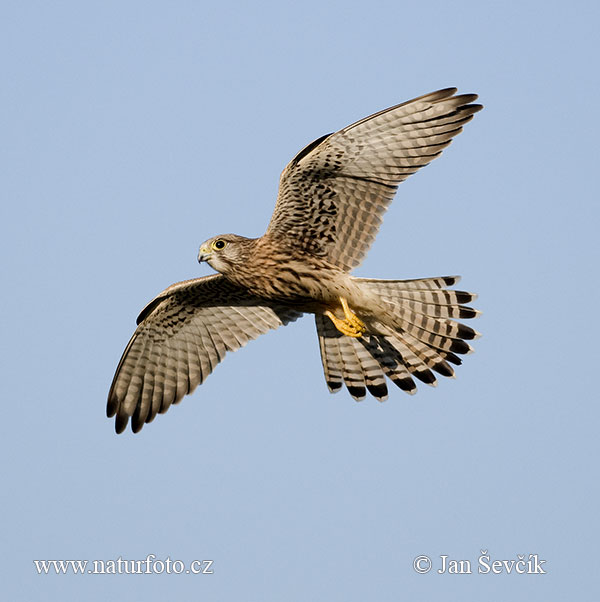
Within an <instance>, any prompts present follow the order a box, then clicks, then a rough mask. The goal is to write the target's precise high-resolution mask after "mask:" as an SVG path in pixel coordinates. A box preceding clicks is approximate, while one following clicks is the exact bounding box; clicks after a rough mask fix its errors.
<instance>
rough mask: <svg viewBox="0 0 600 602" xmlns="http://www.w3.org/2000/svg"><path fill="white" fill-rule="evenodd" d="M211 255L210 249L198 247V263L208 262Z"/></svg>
mask: <svg viewBox="0 0 600 602" xmlns="http://www.w3.org/2000/svg"><path fill="white" fill-rule="evenodd" d="M211 255H212V253H211V252H210V249H209V248H208V247H206V246H202V247H200V251H198V263H202V262H203V261H208V260H209V259H210V256H211Z"/></svg>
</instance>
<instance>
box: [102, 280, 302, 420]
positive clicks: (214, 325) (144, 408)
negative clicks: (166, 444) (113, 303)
mask: <svg viewBox="0 0 600 602" xmlns="http://www.w3.org/2000/svg"><path fill="white" fill-rule="evenodd" d="M301 315H302V312H299V311H297V310H295V309H291V308H289V307H287V306H284V305H282V304H278V303H275V302H270V301H268V300H265V299H261V298H258V297H255V296H253V295H251V294H249V293H248V292H247V291H245V290H244V289H242V288H240V287H238V286H236V285H234V284H232V283H231V282H230V281H228V280H227V279H226V278H225V277H224V276H222V275H220V274H219V275H215V276H207V277H205V278H198V279H196V280H188V281H186V282H180V283H178V284H175V285H173V286H171V287H169V288H168V289H166V290H165V291H163V292H162V293H161V294H160V295H158V296H157V297H156V298H155V299H154V300H152V301H151V302H150V303H149V304H148V305H147V306H146V307H145V308H144V310H142V312H141V314H140V317H139V318H138V327H137V329H136V331H135V333H134V335H133V336H132V338H131V340H130V341H129V344H128V345H127V347H126V349H125V352H124V353H123V356H122V358H121V361H120V362H119V366H118V368H117V371H116V373H115V377H114V379H113V382H112V386H111V389H110V392H109V395H108V404H107V414H108V416H109V417H111V416H115V415H116V423H115V428H116V430H117V432H122V431H123V430H125V428H126V427H127V424H128V422H129V419H130V418H132V423H131V426H132V430H133V431H134V432H137V431H139V430H141V428H142V427H143V425H144V424H145V423H148V422H151V421H152V420H153V419H154V417H155V416H156V414H157V413H164V412H166V411H167V410H168V409H169V407H170V406H171V405H172V404H175V403H178V402H180V401H181V399H182V398H183V397H184V396H185V395H187V394H189V393H191V392H192V391H193V390H194V389H195V388H196V387H197V386H198V385H199V384H200V383H201V382H203V381H204V380H205V379H206V377H207V376H208V375H209V374H210V373H211V372H212V371H213V370H214V368H215V367H216V366H217V364H218V363H219V362H220V361H222V360H223V359H224V357H225V354H226V353H227V351H235V350H237V349H239V348H240V347H242V346H244V345H245V344H246V343H247V342H248V341H250V340H252V339H255V338H257V337H258V336H260V335H261V334H264V333H266V332H268V331H269V330H271V329H274V328H277V327H279V326H281V325H284V324H287V323H288V322H291V321H293V320H296V319H297V318H298V317H300V316H301Z"/></svg>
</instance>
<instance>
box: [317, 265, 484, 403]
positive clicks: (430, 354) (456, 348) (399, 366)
mask: <svg viewBox="0 0 600 602" xmlns="http://www.w3.org/2000/svg"><path fill="white" fill-rule="evenodd" d="M458 280H459V277H458V276H444V277H440V278H422V279H418V280H376V279H367V278H356V279H355V281H357V282H359V283H360V284H361V285H362V286H365V287H368V290H370V291H372V292H374V293H375V294H376V295H377V296H378V297H379V298H380V299H381V300H382V301H384V302H385V306H386V314H387V315H386V316H382V317H381V318H380V319H379V320H378V319H376V318H373V319H370V320H368V319H367V325H368V332H367V334H365V335H363V336H362V337H360V338H353V337H347V336H344V335H343V334H341V333H340V332H339V331H338V330H337V329H336V328H335V327H334V325H333V323H332V322H331V321H330V320H329V318H327V317H326V316H323V315H317V316H316V326H317V334H318V337H319V345H320V349H321V359H322V363H323V371H324V373H325V380H326V381H327V385H328V387H329V390H330V391H331V392H334V393H335V392H337V391H339V390H340V389H341V388H342V385H343V384H345V385H346V388H347V389H348V391H349V392H350V394H351V395H352V396H353V397H354V398H355V399H363V398H364V397H365V395H366V391H369V392H370V393H371V394H372V395H373V396H374V397H376V398H377V399H379V400H383V399H385V398H386V397H387V386H386V383H385V377H386V376H387V377H388V378H389V379H390V380H391V381H392V382H393V383H394V384H396V385H397V386H398V387H399V388H400V389H402V390H403V391H406V392H407V393H414V392H415V391H416V385H415V382H414V379H415V378H416V379H418V380H420V381H421V382H424V383H427V384H430V385H436V384H437V381H436V376H435V374H434V373H437V374H439V375H442V376H446V377H454V368H453V367H452V366H451V365H450V364H453V365H457V366H458V365H460V364H461V363H462V360H461V358H460V357H459V356H458V355H457V354H460V355H462V354H467V353H470V352H472V351H473V349H472V347H471V346H470V345H469V344H468V343H467V342H466V341H467V340H472V339H475V338H477V337H478V336H479V333H478V332H477V331H475V330H474V329H472V328H470V327H468V326H465V325H464V324H461V323H460V322H456V321H454V320H453V319H451V318H462V319H467V318H474V317H476V316H478V315H479V312H478V311H477V310H475V309H473V308H471V307H467V306H465V305H463V304H464V303H468V302H470V301H472V300H474V299H475V298H476V297H477V296H476V295H475V294H473V293H468V292H466V291H455V290H446V289H445V287H447V286H451V285H453V284H455V283H456V282H458Z"/></svg>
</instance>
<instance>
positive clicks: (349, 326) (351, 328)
mask: <svg viewBox="0 0 600 602" xmlns="http://www.w3.org/2000/svg"><path fill="white" fill-rule="evenodd" d="M340 303H341V305H342V309H343V310H344V319H343V320H342V319H340V318H338V317H337V316H335V315H334V314H333V313H332V312H331V311H329V310H327V311H326V312H325V315H326V316H327V317H328V318H329V319H330V320H331V321H332V322H333V325H334V326H335V327H336V328H337V329H338V330H339V331H340V332H341V333H342V334H344V335H346V336H347V337H354V338H359V337H361V336H362V335H363V334H365V332H367V327H366V326H365V323H364V322H363V321H362V320H361V319H360V318H359V317H358V316H357V315H356V314H355V313H354V312H353V311H352V310H351V309H350V308H349V307H348V301H346V299H344V297H340Z"/></svg>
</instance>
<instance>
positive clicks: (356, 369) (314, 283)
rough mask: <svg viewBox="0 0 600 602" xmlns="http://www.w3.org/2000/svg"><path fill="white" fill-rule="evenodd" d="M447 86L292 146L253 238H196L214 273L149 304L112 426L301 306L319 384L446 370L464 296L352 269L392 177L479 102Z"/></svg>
mask: <svg viewBox="0 0 600 602" xmlns="http://www.w3.org/2000/svg"><path fill="white" fill-rule="evenodd" d="M455 93H456V89H455V88H449V89H446V90H440V91H438V92H433V93H431V94H427V95H425V96H421V97H420V98H417V99H414V100H411V101H408V102H406V103H403V104H401V105H397V106H395V107H391V108H389V109H386V110H384V111H381V112H380V113H377V114H375V115H372V116H370V117H367V118H365V119H362V120H361V121H358V122H357V123H355V124H352V125H350V126H348V127H346V128H344V129H342V130H340V131H339V132H337V133H335V134H330V135H328V136H323V137H322V138H319V139H318V140H316V141H315V142H313V143H311V144H309V145H308V146H307V147H306V148H304V149H303V150H302V151H300V153H298V155H296V157H294V159H292V161H291V162H290V163H289V164H288V166H287V167H286V168H285V169H284V171H283V173H282V175H281V179H280V186H279V195H278V198H277V203H276V206H275V211H274V213H273V217H272V218H271V222H270V224H269V226H268V228H267V231H266V233H265V234H264V235H263V236H262V237H260V238H257V239H249V238H244V237H242V236H238V235H235V234H225V235H221V236H216V237H213V238H211V239H209V240H207V241H206V242H205V243H203V244H202V245H201V247H200V253H199V255H198V260H199V261H207V262H208V263H209V264H210V265H211V266H212V267H213V268H214V269H216V270H217V271H218V272H220V274H218V275H214V276H207V277H204V278H197V279H194V280H188V281H186V282H180V283H178V284H174V285H173V286H171V287H169V288H168V289H166V290H165V291H163V292H162V293H161V294H160V295H158V297H156V298H155V299H154V300H153V301H151V302H150V303H149V304H148V305H147V306H146V308H145V309H144V310H143V311H142V313H141V314H140V316H139V318H138V328H137V330H136V332H135V333H134V335H133V337H132V339H131V341H130V342H129V345H128V346H127V348H126V349H125V352H124V353H123V356H122V358H121V361H120V363H119V366H118V368H117V371H116V374H115V377H114V379H113V383H112V386H111V389H110V393H109V397H108V406H107V414H108V416H109V417H110V416H114V415H115V414H116V430H117V432H121V431H123V430H124V429H125V428H126V426H127V423H128V422H129V419H130V418H131V419H132V430H133V431H134V432H137V431H139V430H140V429H141V428H142V426H143V425H144V424H145V423H146V422H150V421H152V420H153V419H154V417H155V416H156V414H157V413H163V412H166V411H167V409H168V408H169V407H170V405H171V404H173V403H177V402H179V401H180V400H181V399H182V397H183V396H184V395H186V394H188V393H191V392H192V391H193V390H194V389H195V388H196V386H197V385H198V384H200V383H201V382H202V381H203V380H204V379H205V378H206V377H207V376H208V375H209V374H210V373H211V372H212V370H213V369H214V368H215V366H216V365H217V364H218V363H219V362H220V361H222V359H223V358H224V356H225V353H226V352H227V351H234V350H236V349H238V348H239V347H241V346H243V345H245V344H246V343H247V342H248V341H249V340H251V339H254V338H256V337H258V336H259V335H260V334H263V333H265V332H267V331H268V330H270V329H272V328H277V327H279V326H281V325H283V324H287V323H288V322H290V321H292V320H295V319H297V318H298V317H300V316H301V315H302V314H304V313H313V314H315V320H316V327H317V335H318V338H319V345H320V350H321V358H322V362H323V370H324V374H325V379H326V382H327V385H328V387H329V389H330V391H332V392H335V391H338V390H339V389H340V388H341V387H342V384H345V385H346V387H347V389H348V391H349V392H350V394H351V395H352V396H353V397H354V398H356V399H362V398H364V397H365V395H366V392H367V391H368V392H370V393H371V394H372V395H373V396H374V397H376V398H377V399H380V400H383V399H385V398H386V397H387V394H388V391H387V385H386V377H387V378H388V379H390V380H391V381H392V382H393V383H394V384H396V385H397V386H398V387H399V388H400V389H402V390H404V391H406V392H408V393H414V392H415V390H416V385H415V382H414V379H417V380H420V381H422V382H425V383H427V384H435V383H436V377H435V374H434V373H437V374H441V375H444V376H453V375H454V370H453V368H452V364H453V365H458V364H460V363H461V360H460V358H459V355H461V354H465V353H469V352H470V351H471V350H472V349H471V347H470V345H469V344H468V343H466V342H465V341H467V340H470V339H474V338H476V336H477V333H476V331H474V330H473V329H472V328H469V327H468V326H465V325H464V324H460V323H458V322H456V321H455V318H459V319H465V318H473V317H475V316H476V315H477V313H478V312H477V311H476V310H474V309H472V308H470V307H467V306H466V305H465V304H466V303H469V302H470V301H472V300H473V299H474V298H475V295H473V294H471V293H467V292H462V291H454V290H447V287H449V286H452V285H453V284H455V283H456V282H457V280H458V278H457V277H442V278H428V279H421V280H374V279H366V278H355V277H353V276H351V275H350V273H349V272H350V270H351V269H353V268H354V267H356V266H357V265H358V264H360V262H361V261H362V260H363V259H364V257H365V254H366V252H367V251H368V249H369V247H370V246H371V244H372V242H373V240H374V238H375V235H376V233H377V230H378V228H379V225H380V224H381V221H382V217H383V213H384V212H385V210H386V208H387V207H388V205H389V204H390V202H391V200H392V198H393V197H394V194H395V193H396V189H397V186H398V184H399V183H400V182H402V181H403V180H404V179H405V178H406V177H408V176H409V175H410V174H412V173H414V172H415V171H417V170H418V169H419V168H420V167H423V166H425V165H427V164H428V163H429V162H430V161H432V160H433V159H434V158H435V157H437V156H438V155H439V154H440V153H441V152H442V150H443V149H444V148H445V147H446V146H448V144H450V142H451V140H452V138H453V137H454V136H456V135H457V134H459V133H460V132H461V130H462V126H463V125H464V124H465V123H467V122H468V121H470V120H471V119H472V116H473V114H474V113H475V112H477V111H479V110H480V109H481V106H480V105H477V104H472V102H473V101H474V100H475V99H476V98H477V97H476V96H475V95H473V94H464V95H455Z"/></svg>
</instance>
